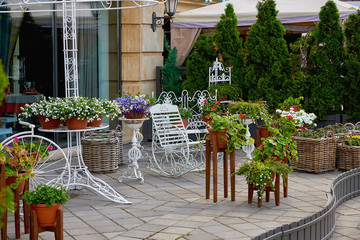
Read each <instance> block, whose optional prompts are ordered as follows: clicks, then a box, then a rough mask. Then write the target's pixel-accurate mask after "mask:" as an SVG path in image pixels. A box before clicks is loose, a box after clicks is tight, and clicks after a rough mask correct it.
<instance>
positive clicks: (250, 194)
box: [248, 173, 280, 207]
mask: <svg viewBox="0 0 360 240" xmlns="http://www.w3.org/2000/svg"><path fill="white" fill-rule="evenodd" d="M254 190H257V189H256V188H255V187H254V185H253V184H252V183H251V184H249V185H248V203H252V199H253V193H254ZM270 192H274V193H275V205H276V206H279V205H280V174H278V173H277V174H275V186H274V189H271V187H266V189H265V196H266V202H269V201H270ZM257 204H258V207H261V206H262V198H259V197H258V203H257Z"/></svg>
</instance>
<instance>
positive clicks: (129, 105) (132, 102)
mask: <svg viewBox="0 0 360 240" xmlns="http://www.w3.org/2000/svg"><path fill="white" fill-rule="evenodd" d="M115 102H116V104H118V106H119V108H120V111H121V112H122V114H123V115H124V117H125V118H128V119H141V118H144V117H147V116H148V115H149V113H150V106H151V98H149V97H148V96H147V95H140V93H138V94H136V95H134V96H133V95H131V94H129V93H124V94H123V96H122V97H118V98H116V99H115Z"/></svg>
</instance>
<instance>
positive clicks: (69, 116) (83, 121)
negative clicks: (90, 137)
mask: <svg viewBox="0 0 360 240" xmlns="http://www.w3.org/2000/svg"><path fill="white" fill-rule="evenodd" d="M64 101H65V107H64V109H63V110H64V112H63V116H62V117H61V120H63V121H66V126H67V128H68V129H70V130H77V129H85V128H86V127H87V123H88V116H91V115H92V111H91V107H90V104H89V103H90V100H89V99H88V98H86V97H81V96H79V97H72V98H65V99H64Z"/></svg>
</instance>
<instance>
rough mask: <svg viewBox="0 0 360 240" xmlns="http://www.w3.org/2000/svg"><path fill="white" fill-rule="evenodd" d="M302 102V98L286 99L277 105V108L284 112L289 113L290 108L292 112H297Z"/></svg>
mask: <svg viewBox="0 0 360 240" xmlns="http://www.w3.org/2000/svg"><path fill="white" fill-rule="evenodd" d="M302 100H304V97H302V96H300V97H298V98H293V97H288V98H287V99H285V100H284V102H283V103H281V104H280V105H279V107H280V109H281V110H286V111H290V109H291V108H292V109H293V111H295V112H297V111H299V110H300V109H301V108H302V106H301V101H302Z"/></svg>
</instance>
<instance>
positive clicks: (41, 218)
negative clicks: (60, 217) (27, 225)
mask: <svg viewBox="0 0 360 240" xmlns="http://www.w3.org/2000/svg"><path fill="white" fill-rule="evenodd" d="M60 206H61V204H59V203H55V204H53V205H51V206H50V207H47V206H46V205H45V204H38V205H34V204H30V209H31V210H35V211H36V216H37V221H38V224H39V226H40V227H51V226H55V224H56V211H57V210H58V209H60Z"/></svg>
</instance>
